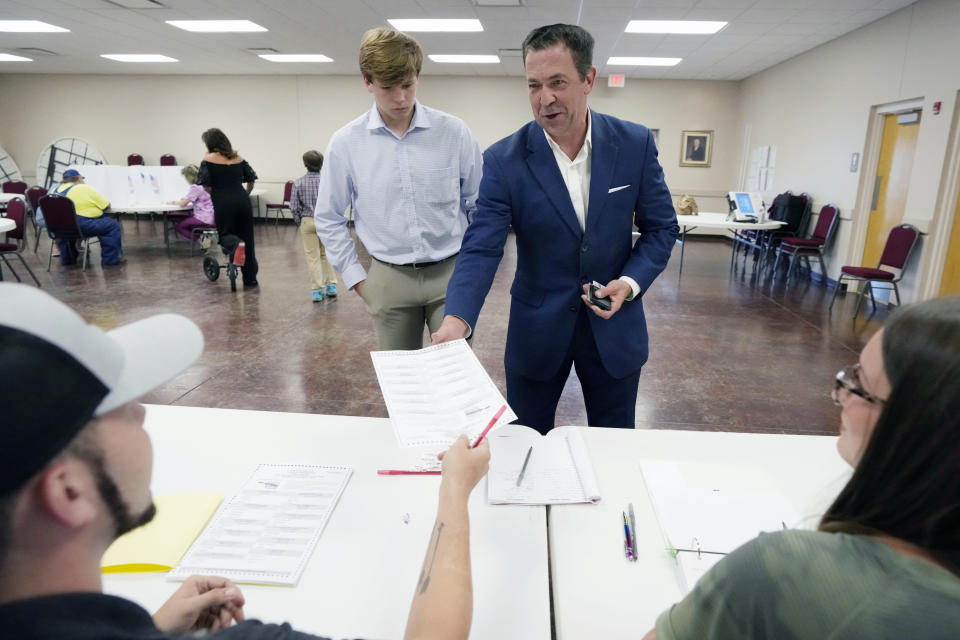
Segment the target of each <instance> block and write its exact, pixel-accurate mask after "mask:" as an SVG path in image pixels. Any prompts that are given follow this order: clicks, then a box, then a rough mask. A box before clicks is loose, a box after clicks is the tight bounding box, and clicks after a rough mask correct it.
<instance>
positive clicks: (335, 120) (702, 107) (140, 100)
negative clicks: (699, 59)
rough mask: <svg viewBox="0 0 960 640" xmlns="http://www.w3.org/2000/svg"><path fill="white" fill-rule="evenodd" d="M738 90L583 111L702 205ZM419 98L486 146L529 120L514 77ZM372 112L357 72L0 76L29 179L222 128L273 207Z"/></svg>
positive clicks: (649, 98) (703, 87)
mask: <svg viewBox="0 0 960 640" xmlns="http://www.w3.org/2000/svg"><path fill="white" fill-rule="evenodd" d="M598 84H599V82H598ZM738 90H739V89H738V83H734V82H717V81H640V80H628V82H627V87H626V88H624V89H608V88H607V87H606V86H605V85H604V86H602V87H600V86H598V87H597V89H596V91H595V92H594V94H593V95H592V96H591V105H592V106H593V108H595V109H597V110H599V111H602V112H606V113H610V114H613V115H616V116H619V117H622V118H626V119H629V120H634V121H638V122H641V123H644V124H646V125H647V126H649V127H652V128H658V129H660V141H661V147H662V153H661V162H662V163H663V165H664V169H665V172H666V177H667V184H668V185H670V187H671V190H672V191H673V192H674V193H675V194H677V195H679V194H681V193H692V194H694V195H697V196H702V197H707V198H709V197H710V196H717V195H721V194H723V193H725V192H726V191H729V190H730V189H732V188H733V186H732V185H733V181H734V180H735V177H736V167H735V163H736V162H737V157H738V153H739V146H738V145H739V142H738V141H737V137H738V136H737V131H736V122H737V100H738ZM418 97H419V99H420V100H421V101H422V102H423V103H424V104H427V105H429V106H432V107H435V108H437V109H442V110H444V111H448V112H450V113H453V114H455V115H457V116H459V117H461V118H463V119H464V120H465V121H466V122H467V124H468V125H469V126H470V128H471V130H472V131H473V134H474V136H475V137H476V138H477V140H478V142H479V143H480V145H481V147H484V148H485V147H486V146H488V145H490V144H491V143H493V142H495V141H497V140H498V139H500V138H502V137H504V136H506V135H509V134H510V133H512V132H513V131H515V130H516V129H517V128H519V127H520V126H521V125H523V124H524V123H525V122H527V121H528V120H530V118H531V112H530V107H529V104H528V102H527V99H526V84H525V82H524V80H523V78H519V77H516V78H513V77H511V78H490V77H460V76H424V77H422V78H421V81H420V88H419V91H418ZM372 104H373V102H372V97H371V96H370V94H368V93H367V91H366V89H365V88H364V86H363V83H362V80H361V79H360V77H359V76H356V77H347V76H318V75H311V76H273V77H271V76H166V75H164V76H160V75H146V76H130V75H124V76H108V75H31V74H7V75H0V145H2V146H3V147H4V148H6V150H7V151H8V152H9V153H10V154H11V155H12V156H13V158H14V160H16V162H17V164H18V165H20V169H21V171H22V172H23V173H24V175H25V179H26V180H27V182H32V181H33V178H34V177H35V173H36V169H35V167H36V162H37V156H38V155H39V154H40V150H41V149H42V148H43V147H44V146H46V145H47V144H48V143H49V142H50V141H52V140H53V139H55V138H57V137H60V136H67V135H71V136H78V137H82V138H85V139H87V140H89V141H90V142H91V143H93V144H94V145H95V146H96V147H98V148H99V149H100V151H101V152H102V153H103V154H104V156H105V157H106V158H107V160H108V162H110V163H112V164H123V163H125V162H126V157H127V154H129V153H134V152H136V153H140V154H142V155H143V156H144V157H145V159H146V162H147V163H148V164H156V163H158V162H159V158H160V155H161V154H164V153H172V154H174V155H175V156H176V157H177V160H178V162H180V163H185V162H197V161H199V159H200V157H201V156H202V155H203V152H204V147H203V144H202V142H201V141H200V134H201V133H202V132H203V130H204V129H207V128H208V127H220V128H221V129H223V130H224V132H226V134H227V135H228V136H229V137H230V140H231V142H232V143H233V145H234V147H235V148H237V149H238V150H239V151H240V153H241V154H242V155H243V156H244V157H245V158H247V159H248V160H249V161H250V163H251V165H252V166H253V167H254V169H255V170H256V171H257V173H258V174H259V176H260V179H261V183H260V186H264V187H267V188H268V189H269V193H268V195H267V197H266V198H267V200H268V201H273V202H276V201H279V199H280V197H281V195H282V185H283V183H284V182H285V181H286V180H287V179H289V178H294V177H296V176H299V175H301V174H302V173H303V165H302V164H301V162H300V156H301V154H302V153H303V151H305V150H307V149H309V148H316V149H319V150H321V151H323V150H324V149H325V148H326V145H327V142H328V140H329V139H330V136H331V134H332V133H333V132H334V131H336V130H337V129H338V128H339V127H341V126H342V125H344V124H346V123H347V122H349V121H350V120H352V119H353V118H355V117H356V116H358V115H359V114H361V113H363V112H364V111H366V110H367V109H369V107H370V106H371V105H372ZM682 129H713V130H714V131H715V139H714V140H715V148H714V153H713V166H712V167H711V168H709V169H705V168H681V167H679V150H680V131H681V130H682ZM698 201H700V202H701V208H708V206H705V203H704V201H702V200H701V198H699V197H698ZM710 202H711V201H710V200H709V199H708V200H706V205H709V204H710ZM721 204H722V201H719V200H718V201H717V202H715V203H714V205H713V206H714V207H716V206H720V205H721ZM722 206H724V207H725V206H726V205H725V204H723V205H722ZM722 210H724V211H725V210H726V209H725V208H724V209H722Z"/></svg>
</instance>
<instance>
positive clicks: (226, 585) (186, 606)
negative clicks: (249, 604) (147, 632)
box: [153, 576, 244, 635]
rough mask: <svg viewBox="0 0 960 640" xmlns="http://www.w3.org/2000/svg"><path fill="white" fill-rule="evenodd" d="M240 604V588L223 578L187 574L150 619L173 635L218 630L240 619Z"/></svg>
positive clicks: (241, 605)
mask: <svg viewBox="0 0 960 640" xmlns="http://www.w3.org/2000/svg"><path fill="white" fill-rule="evenodd" d="M243 604H244V600H243V594H242V593H240V589H239V587H237V585H235V584H234V583H232V582H230V581H229V580H227V579H226V578H218V577H216V576H190V577H189V578H187V579H186V581H184V583H183V584H182V585H180V588H179V589H177V590H176V591H174V592H173V595H172V596H170V599H169V600H167V601H166V602H165V603H164V604H163V606H162V607H160V609H159V610H158V611H157V612H156V613H155V614H153V621H154V623H155V624H156V625H157V628H158V629H160V630H161V631H164V632H166V633H170V634H175V635H182V634H185V633H192V632H195V631H200V630H206V631H218V630H220V629H225V628H227V627H229V626H230V625H231V624H233V623H234V622H242V621H243V619H244V616H243Z"/></svg>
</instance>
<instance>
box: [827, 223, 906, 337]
mask: <svg viewBox="0 0 960 640" xmlns="http://www.w3.org/2000/svg"><path fill="white" fill-rule="evenodd" d="M919 237H920V230H919V229H917V228H916V227H915V226H913V225H911V224H901V225H897V226H896V227H894V228H893V229H891V230H890V235H888V236H887V244H886V245H884V247H883V253H882V254H881V255H880V262H879V263H877V266H876V268H873V267H852V266H845V267H841V268H840V277H839V278H837V288H836V289H834V290H833V297H832V298H830V308H831V309H832V308H833V302H834V301H835V300H836V299H837V292H838V291H840V284H841V283H842V282H843V281H844V280H845V279H846V280H856V281H858V282H863V283H864V284H863V286H862V287H860V294H859V296H858V298H857V307H856V308H855V309H854V310H853V317H854V318H856V317H857V314H858V313H860V305H861V304H863V294H864V293H865V292H866V291H869V292H870V302H871V303H873V308H874V309H876V308H877V301H876V299H875V298H874V297H873V283H874V282H885V283H889V284H890V285H892V286H890V287H885V288H888V289H893V293H894V295H895V296H896V297H897V306H900V290H899V289H898V288H897V283H898V282H900V280H902V279H903V268H904V267H905V266H906V264H907V261H908V260H910V254H911V253H913V248H914V247H915V246H916V245H917V239H918V238H919ZM883 267H887V268H886V269H884V268H883Z"/></svg>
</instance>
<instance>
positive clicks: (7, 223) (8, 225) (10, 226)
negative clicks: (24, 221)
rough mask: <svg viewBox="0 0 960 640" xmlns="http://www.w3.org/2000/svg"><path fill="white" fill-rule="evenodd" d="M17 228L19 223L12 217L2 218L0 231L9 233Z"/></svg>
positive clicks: (0, 219)
mask: <svg viewBox="0 0 960 640" xmlns="http://www.w3.org/2000/svg"><path fill="white" fill-rule="evenodd" d="M16 228H17V223H16V222H14V221H13V220H11V219H10V218H0V233H7V232H8V231H13V230H14V229H16Z"/></svg>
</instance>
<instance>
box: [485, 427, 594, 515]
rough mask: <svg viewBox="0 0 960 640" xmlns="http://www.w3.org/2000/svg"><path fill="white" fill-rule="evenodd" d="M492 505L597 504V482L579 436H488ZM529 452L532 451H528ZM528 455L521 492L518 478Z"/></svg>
mask: <svg viewBox="0 0 960 640" xmlns="http://www.w3.org/2000/svg"><path fill="white" fill-rule="evenodd" d="M489 439H490V471H489V472H488V473H487V502H488V503H490V504H535V505H540V504H577V503H581V502H592V503H596V502H599V501H600V489H599V487H598V485H597V477H596V474H595V473H594V471H593V464H591V462H590V452H589V451H588V450H587V445H586V443H585V442H584V441H583V436H582V435H580V432H579V431H577V430H575V429H570V430H566V431H563V432H561V431H558V430H556V429H554V430H553V431H551V432H550V433H548V434H547V435H546V436H542V435H540V434H539V433H538V432H537V431H535V430H533V429H531V428H530V427H520V426H517V425H511V426H510V428H509V429H501V430H499V431H495V432H493V433H492V434H491V435H490V436H489ZM530 447H533V450H532V451H530ZM527 451H530V460H529V462H527V468H526V470H525V471H524V473H523V479H522V481H521V482H520V484H519V486H518V485H517V478H518V477H519V475H520V470H521V469H522V468H523V461H524V460H525V459H526V457H527Z"/></svg>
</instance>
